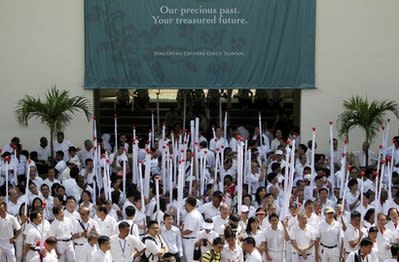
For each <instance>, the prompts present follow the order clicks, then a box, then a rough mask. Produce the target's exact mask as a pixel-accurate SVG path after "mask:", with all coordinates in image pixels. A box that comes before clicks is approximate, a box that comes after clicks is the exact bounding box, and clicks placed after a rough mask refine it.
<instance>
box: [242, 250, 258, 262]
mask: <svg viewBox="0 0 399 262" xmlns="http://www.w3.org/2000/svg"><path fill="white" fill-rule="evenodd" d="M245 261H246V262H262V256H261V254H260V253H259V251H258V250H257V249H256V248H255V249H254V251H252V253H247V254H246V255H245Z"/></svg>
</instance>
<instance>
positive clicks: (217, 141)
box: [209, 127, 228, 152]
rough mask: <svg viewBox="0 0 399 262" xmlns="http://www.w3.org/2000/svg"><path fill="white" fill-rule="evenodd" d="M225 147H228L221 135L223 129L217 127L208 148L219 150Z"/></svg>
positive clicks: (214, 150)
mask: <svg viewBox="0 0 399 262" xmlns="http://www.w3.org/2000/svg"><path fill="white" fill-rule="evenodd" d="M225 147H228V143H227V141H226V140H225V139H224V137H223V130H222V129H221V128H219V127H218V128H216V131H215V137H213V138H212V139H211V141H209V150H212V151H213V152H216V150H217V149H219V151H220V150H222V148H225Z"/></svg>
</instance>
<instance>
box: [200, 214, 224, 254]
mask: <svg viewBox="0 0 399 262" xmlns="http://www.w3.org/2000/svg"><path fill="white" fill-rule="evenodd" d="M217 237H218V233H216V232H215V231H214V230H213V221H212V219H210V218H207V219H205V220H204V222H203V223H202V230H200V231H199V232H198V234H197V235H196V237H195V247H196V248H197V249H198V248H201V253H202V254H204V253H205V252H206V251H208V250H210V249H212V242H213V240H214V239H215V238H217Z"/></svg>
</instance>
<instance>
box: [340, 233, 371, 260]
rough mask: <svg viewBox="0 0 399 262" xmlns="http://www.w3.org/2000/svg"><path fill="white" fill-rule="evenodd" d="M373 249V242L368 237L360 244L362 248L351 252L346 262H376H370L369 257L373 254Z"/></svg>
mask: <svg viewBox="0 0 399 262" xmlns="http://www.w3.org/2000/svg"><path fill="white" fill-rule="evenodd" d="M372 249H373V241H372V240H371V239H370V238H368V237H366V238H363V239H362V240H361V242H360V248H359V249H358V250H355V251H352V252H350V253H349V255H348V257H347V258H346V260H345V262H357V261H363V262H375V261H371V260H369V259H368V257H367V256H368V255H369V254H370V253H371V250H372Z"/></svg>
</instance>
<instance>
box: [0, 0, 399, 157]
mask: <svg viewBox="0 0 399 262" xmlns="http://www.w3.org/2000/svg"><path fill="white" fill-rule="evenodd" d="M396 10H399V1H397V0H385V1H375V0H350V1H347V0H334V1H331V0H319V1H318V2H317V36H316V85H317V89H316V90H304V91H303V92H302V97H301V100H302V106H301V129H302V138H303V141H306V140H308V139H309V138H310V135H311V128H312V127H316V128H317V131H318V134H317V137H318V144H319V148H320V150H321V151H326V150H327V144H328V121H329V120H336V118H337V115H338V114H339V112H340V111H341V110H342V100H343V99H346V98H349V97H350V96H351V95H354V94H359V95H362V96H368V97H369V98H378V99H385V98H392V99H396V98H397V97H399V80H398V79H399V78H398V76H399V62H398V61H399V33H398V29H397V26H398V25H399V16H397V15H396ZM0 32H1V39H0V88H1V96H0V104H1V106H2V110H1V112H0V120H1V129H0V130H1V132H0V144H1V145H3V144H5V143H7V142H8V141H9V139H10V138H11V137H12V136H14V135H17V136H19V137H21V139H22V142H23V144H24V145H25V146H26V147H27V148H28V149H29V148H30V147H31V146H32V145H33V144H36V143H37V142H36V141H37V140H38V138H39V137H40V136H42V135H46V134H47V133H48V131H47V130H46V129H45V128H43V127H42V126H41V125H40V123H36V122H34V121H32V122H31V123H30V127H29V128H20V127H19V126H18V125H17V123H16V121H15V115H14V108H15V102H16V101H17V100H18V99H19V98H20V97H22V96H23V95H25V94H34V95H39V94H42V93H44V92H45V91H46V90H47V89H48V88H49V87H50V86H51V85H52V84H57V86H58V87H60V88H67V89H69V90H70V91H71V93H72V94H74V95H85V96H87V97H88V98H89V99H90V100H91V101H92V92H91V91H85V90H84V89H83V88H82V85H83V73H84V45H83V41H84V38H83V32H84V24H83V1H81V0H68V1H56V0H38V1H15V0H2V1H0ZM397 130H398V122H397V121H394V122H393V123H392V128H391V134H392V133H393V132H395V134H396V133H397V132H398V131H397ZM90 134H91V129H90V124H89V123H87V122H86V121H85V120H84V119H83V116H82V115H79V116H78V117H77V118H76V119H74V120H73V121H72V124H71V127H70V128H69V129H67V130H66V137H67V138H68V139H70V140H72V142H74V143H76V144H78V145H80V144H81V141H83V139H85V138H89V137H91V135H90ZM361 137H362V135H361V133H360V131H359V130H355V131H354V132H352V133H351V145H352V147H353V148H355V147H358V146H360V143H361Z"/></svg>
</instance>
